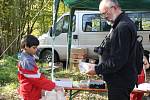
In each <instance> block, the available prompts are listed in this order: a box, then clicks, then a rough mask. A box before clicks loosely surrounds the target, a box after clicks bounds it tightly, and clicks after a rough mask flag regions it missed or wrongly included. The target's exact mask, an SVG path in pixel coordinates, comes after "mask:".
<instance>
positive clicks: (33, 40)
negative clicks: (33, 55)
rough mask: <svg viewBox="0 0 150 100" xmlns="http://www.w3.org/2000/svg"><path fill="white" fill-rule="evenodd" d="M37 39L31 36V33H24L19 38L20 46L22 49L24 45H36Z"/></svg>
mask: <svg viewBox="0 0 150 100" xmlns="http://www.w3.org/2000/svg"><path fill="white" fill-rule="evenodd" d="M38 45H39V40H38V39H37V38H36V37H35V36H33V35H26V36H24V37H23V38H22V40H21V48H22V49H24V48H25V46H27V47H29V48H30V47H32V46H38Z"/></svg>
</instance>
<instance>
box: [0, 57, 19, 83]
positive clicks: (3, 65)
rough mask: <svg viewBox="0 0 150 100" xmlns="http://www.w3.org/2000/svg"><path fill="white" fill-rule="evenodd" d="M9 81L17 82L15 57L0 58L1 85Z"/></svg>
mask: <svg viewBox="0 0 150 100" xmlns="http://www.w3.org/2000/svg"><path fill="white" fill-rule="evenodd" d="M8 83H17V67H16V59H15V58H13V57H4V59H1V60H0V86H4V85H6V84H8Z"/></svg>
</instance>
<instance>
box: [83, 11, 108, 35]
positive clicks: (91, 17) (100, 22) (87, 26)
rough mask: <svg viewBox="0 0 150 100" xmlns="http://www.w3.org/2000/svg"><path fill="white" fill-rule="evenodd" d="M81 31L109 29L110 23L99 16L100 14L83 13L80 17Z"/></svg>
mask: <svg viewBox="0 0 150 100" xmlns="http://www.w3.org/2000/svg"><path fill="white" fill-rule="evenodd" d="M82 23H83V24H82V30H83V32H101V31H109V30H110V25H108V24H107V23H106V20H104V19H101V18H100V14H85V15H83V18H82Z"/></svg>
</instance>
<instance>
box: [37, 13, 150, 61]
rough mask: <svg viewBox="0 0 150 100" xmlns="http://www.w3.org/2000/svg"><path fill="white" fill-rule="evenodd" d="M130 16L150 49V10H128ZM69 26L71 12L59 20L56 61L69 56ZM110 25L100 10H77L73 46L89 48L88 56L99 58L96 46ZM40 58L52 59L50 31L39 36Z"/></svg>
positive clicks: (74, 21) (147, 48)
mask: <svg viewBox="0 0 150 100" xmlns="http://www.w3.org/2000/svg"><path fill="white" fill-rule="evenodd" d="M127 13H128V16H129V17H130V18H131V19H132V20H133V21H134V22H135V24H136V25H137V29H138V34H141V35H142V36H143V38H144V40H143V46H144V49H145V50H148V51H150V12H144V11H143V12H139V11H138V12H135V11H134V12H127ZM68 26H69V13H65V14H63V15H62V16H61V17H60V18H59V19H58V21H57V26H56V27H57V28H56V31H57V32H61V34H60V35H59V36H57V37H56V38H55V43H54V44H55V45H54V47H55V61H58V60H66V58H67V32H68ZM109 30H110V26H109V25H108V24H107V23H106V20H104V19H102V18H101V17H100V14H99V11H75V16H74V17H73V28H72V34H73V35H72V47H79V48H87V50H88V57H89V58H94V59H97V58H98V56H97V54H95V53H94V51H93V50H94V47H96V46H99V45H100V43H101V42H102V40H103V39H104V37H105V36H106V34H107V33H108V32H109ZM39 41H40V45H39V48H40V51H41V52H40V58H41V59H44V60H47V59H51V53H52V51H51V50H52V49H51V48H52V38H51V37H50V35H49V33H46V34H43V35H42V36H40V37H39Z"/></svg>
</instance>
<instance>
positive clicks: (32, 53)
mask: <svg viewBox="0 0 150 100" xmlns="http://www.w3.org/2000/svg"><path fill="white" fill-rule="evenodd" d="M25 51H26V52H27V53H28V54H30V55H35V54H36V51H37V46H32V47H30V48H29V47H27V46H25Z"/></svg>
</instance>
